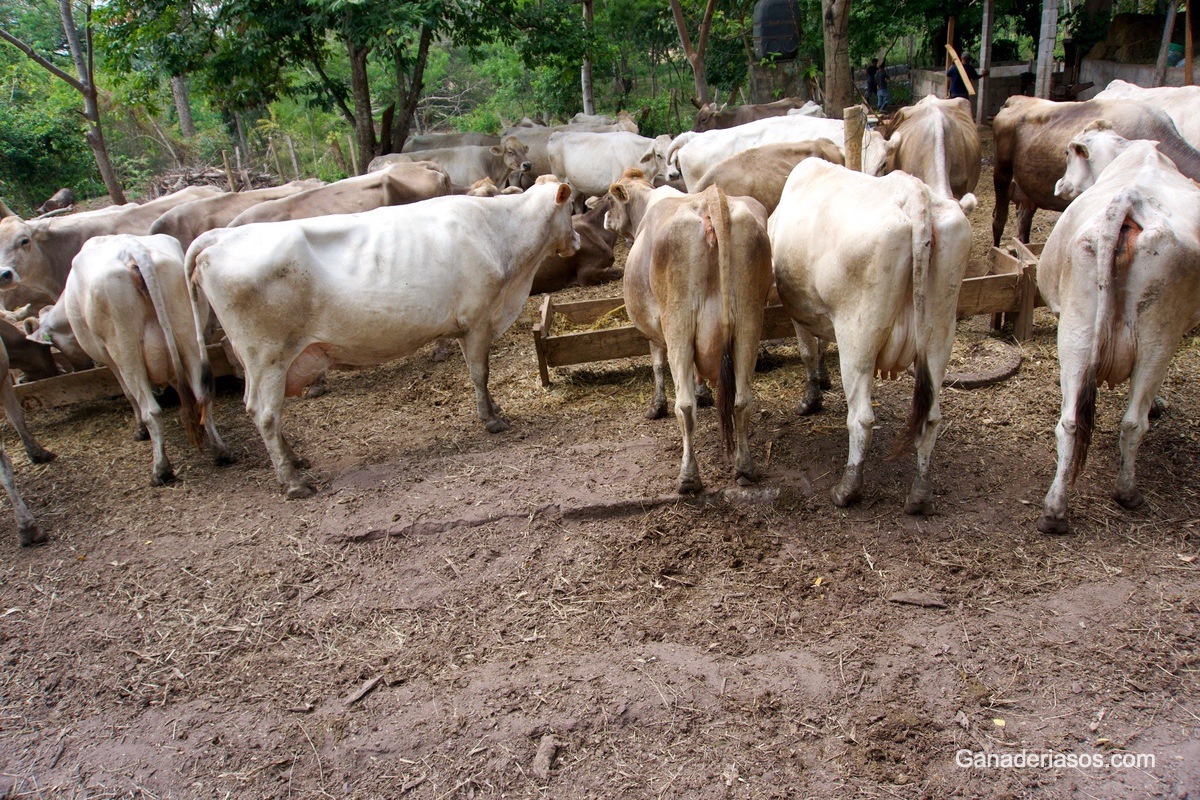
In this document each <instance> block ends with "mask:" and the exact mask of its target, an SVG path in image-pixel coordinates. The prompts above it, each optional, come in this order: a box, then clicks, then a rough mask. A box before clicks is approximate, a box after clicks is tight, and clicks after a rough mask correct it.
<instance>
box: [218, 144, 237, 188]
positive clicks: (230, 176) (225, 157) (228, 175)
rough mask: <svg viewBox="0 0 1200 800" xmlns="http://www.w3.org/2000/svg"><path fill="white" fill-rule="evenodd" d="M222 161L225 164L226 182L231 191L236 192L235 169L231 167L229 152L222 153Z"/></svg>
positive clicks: (223, 151)
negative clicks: (234, 182)
mask: <svg viewBox="0 0 1200 800" xmlns="http://www.w3.org/2000/svg"><path fill="white" fill-rule="evenodd" d="M221 160H222V161H224V162H225V180H226V182H227V183H228V184H229V191H231V192H236V191H237V187H236V186H234V184H233V169H231V168H230V166H229V151H228V150H222V151H221Z"/></svg>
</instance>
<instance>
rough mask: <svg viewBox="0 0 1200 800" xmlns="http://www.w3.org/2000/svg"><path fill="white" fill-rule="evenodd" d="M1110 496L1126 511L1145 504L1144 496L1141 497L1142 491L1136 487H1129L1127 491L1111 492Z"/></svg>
mask: <svg viewBox="0 0 1200 800" xmlns="http://www.w3.org/2000/svg"><path fill="white" fill-rule="evenodd" d="M1112 498H1113V500H1116V501H1117V505H1119V506H1120V507H1121V508H1123V509H1125V510H1126V511H1133V510H1135V509H1138V508H1141V507H1142V506H1143V505H1145V504H1146V498H1144V497H1142V493H1141V492H1139V491H1138V490H1137V489H1130V490H1129V491H1128V492H1113V496H1112Z"/></svg>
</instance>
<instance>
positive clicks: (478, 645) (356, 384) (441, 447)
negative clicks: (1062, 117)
mask: <svg viewBox="0 0 1200 800" xmlns="http://www.w3.org/2000/svg"><path fill="white" fill-rule="evenodd" d="M979 191H980V195H981V200H982V202H981V207H980V208H979V209H978V210H977V211H976V212H975V214H974V216H973V218H972V223H973V226H974V230H975V238H976V241H977V247H976V249H975V255H976V257H979V256H980V255H981V254H982V253H983V252H985V251H986V244H985V242H986V239H987V238H988V237H989V236H990V228H989V225H988V222H989V220H990V209H991V203H990V196H991V195H990V169H988V168H986V166H985V171H984V176H983V179H982V180H981V182H980V187H979ZM1049 216H1052V215H1045V214H1044V213H1043V214H1042V215H1041V216H1040V217H1039V220H1040V222H1039V223H1038V225H1037V226H1035V234H1034V238H1035V239H1044V238H1045V235H1046V232H1047V230H1048V217H1049ZM617 291H619V289H618V288H617V287H616V286H608V287H598V288H596V289H592V290H575V291H573V292H568V293H566V294H565V297H564V299H568V300H569V299H580V298H583V297H603V296H608V295H611V294H614V293H616V292H617ZM538 304H539V299H538V298H534V299H531V300H530V301H529V303H528V304H527V306H526V310H525V313H524V315H523V316H522V318H521V319H520V320H519V321H518V322H517V324H516V325H514V326H513V328H512V329H510V331H509V332H508V333H507V334H506V335H505V336H504V337H503V338H502V339H501V340H500V341H499V342H498V343H497V344H496V346H495V347H494V348H493V354H492V380H491V385H492V390H493V392H494V394H495V397H496V400H497V401H498V402H499V403H500V404H501V405H502V406H503V407H504V408H505V411H506V412H507V414H508V415H509V417H510V419H511V420H512V422H513V428H512V430H511V431H510V432H508V433H504V434H501V435H497V436H493V435H490V434H488V433H486V432H485V431H484V430H483V428H482V426H481V425H480V424H479V423H478V422H477V421H476V420H475V418H474V402H473V396H472V393H471V391H470V388H469V380H468V377H467V373H466V368H465V366H464V365H463V363H462V360H461V358H459V357H458V356H457V355H456V356H455V357H453V358H451V359H450V360H449V361H447V362H445V363H435V362H433V361H432V359H431V358H430V355H429V351H428V350H426V351H423V352H421V353H419V354H417V355H415V356H413V357H411V358H409V359H406V360H404V361H401V362H397V363H395V364H392V365H389V366H385V367H381V368H378V369H373V370H364V371H360V372H346V373H337V374H335V375H333V376H331V379H330V388H331V391H330V393H329V394H327V395H326V396H324V397H321V398H317V399H314V400H293V401H289V403H288V406H287V410H286V418H287V423H286V425H287V429H288V432H289V434H290V435H291V437H292V439H293V441H294V442H295V444H296V447H297V450H298V451H299V452H301V453H302V454H304V455H306V456H308V457H309V458H310V459H311V460H312V461H313V463H314V472H315V474H316V475H317V476H318V477H319V479H320V483H321V492H320V493H319V494H318V495H317V496H316V497H314V498H313V499H311V500H306V501H297V502H287V501H285V500H284V499H283V498H282V496H281V495H280V494H279V492H278V490H277V486H276V483H275V478H274V474H273V471H272V470H271V469H270V465H269V462H268V460H267V458H266V453H265V451H264V449H263V446H262V444H261V440H260V439H259V436H258V433H257V431H256V430H255V429H254V427H253V425H252V424H251V423H250V421H249V420H248V419H247V417H246V415H245V413H244V411H243V410H242V408H241V395H240V390H239V388H238V387H237V386H235V385H229V386H227V387H226V390H225V391H223V392H222V394H221V396H220V398H219V401H218V404H217V408H216V412H215V413H216V414H217V421H218V424H219V425H220V427H221V429H222V434H223V435H224V437H225V439H226V441H227V442H228V443H229V445H230V446H231V448H233V449H234V451H235V452H236V453H237V455H238V457H239V461H238V463H236V464H235V465H233V466H230V467H226V468H221V469H218V468H215V467H212V466H210V465H209V464H208V462H207V460H206V458H205V457H203V456H201V455H200V454H197V453H195V452H194V451H191V452H189V451H188V449H187V446H186V442H185V439H184V437H183V435H182V432H181V431H180V430H179V427H178V425H177V424H175V423H174V421H172V422H171V423H170V424H169V425H168V426H167V429H168V436H169V440H168V449H169V452H170V454H171V455H172V458H173V460H174V462H175V464H176V467H177V468H178V471H179V474H180V480H179V482H178V483H176V484H174V485H172V486H169V487H166V488H162V489H151V488H148V487H147V482H148V477H149V464H150V452H149V445H148V444H147V443H142V442H134V441H133V440H132V425H131V420H130V412H129V409H128V406H127V404H126V403H124V401H115V400H114V401H111V402H104V403H92V404H85V405H77V406H74V407H71V408H67V409H59V410H53V411H48V412H44V413H31V414H30V424H31V427H32V428H33V429H34V430H35V432H36V433H37V435H38V436H39V437H40V438H41V440H42V442H43V444H45V445H46V446H47V447H49V448H50V449H52V450H54V451H56V452H58V453H59V459H58V461H56V462H54V463H52V464H48V465H42V466H31V465H30V464H28V462H27V460H26V459H25V457H24V455H23V454H22V453H20V452H19V448H17V449H18V452H17V453H16V454H15V455H14V461H15V462H16V470H17V480H18V483H19V486H20V487H21V491H22V493H23V495H24V497H25V499H26V501H27V503H28V504H29V505H30V507H31V509H32V510H33V512H34V513H35V515H37V517H38V518H39V521H40V522H41V523H42V524H43V525H44V526H45V527H46V528H47V529H48V531H49V532H50V534H51V542H50V544H48V545H47V546H45V547H41V548H36V549H32V550H28V551H25V550H18V548H17V547H16V543H15V536H14V535H13V531H12V530H11V527H12V523H11V520H10V521H9V522H8V523H6V525H7V529H6V530H7V536H8V540H7V545H6V546H7V548H8V555H7V557H6V559H5V562H4V566H3V588H2V589H0V592H2V593H3V597H2V598H0V647H2V652H3V659H4V665H5V669H4V672H3V682H4V691H3V695H2V696H0V703H2V708H0V714H2V715H3V716H2V719H3V725H2V726H0V758H2V759H3V760H2V766H3V768H2V769H0V781H3V783H2V784H0V786H2V787H3V788H4V789H7V790H8V792H9V796H13V797H84V796H87V797H93V798H94V797H318V796H332V797H362V798H376V797H406V798H407V797H413V798H451V797H499V796H507V797H538V796H545V797H564V798H574V797H677V798H698V797H747V798H762V797H780V798H783V797H819V798H825V797H852V796H855V797H871V798H873V797H879V798H885V797H889V798H890V797H901V798H921V797H929V798H942V797H1025V796H1045V797H1063V798H1076V797H1078V798H1089V797H1104V798H1115V797H1129V798H1135V797H1136V798H1142V797H1169V798H1186V797H1188V796H1189V793H1193V794H1194V793H1195V792H1196V791H1198V790H1200V738H1198V737H1197V735H1196V732H1197V729H1198V726H1200V686H1198V681H1197V668H1198V665H1200V648H1198V646H1197V645H1198V641H1197V640H1198V636H1197V623H1198V620H1200V617H1198V612H1200V595H1198V591H1197V587H1198V586H1200V582H1198V574H1200V573H1198V571H1200V560H1198V559H1197V552H1198V549H1200V548H1198V543H1200V532H1198V530H1197V525H1198V524H1200V513H1198V503H1197V493H1198V492H1200V478H1198V477H1197V474H1196V469H1195V464H1196V455H1197V453H1198V452H1200V441H1198V439H1200V434H1198V433H1197V431H1198V429H1197V424H1196V423H1197V419H1198V418H1200V394H1198V393H1197V392H1196V391H1195V389H1194V384H1193V381H1192V376H1193V375H1195V374H1196V372H1197V370H1198V369H1200V340H1197V339H1195V338H1191V337H1189V338H1188V339H1187V340H1185V343H1184V346H1183V348H1182V349H1181V352H1180V354H1179V355H1178V356H1177V357H1176V359H1175V361H1174V363H1173V365H1172V368H1171V372H1170V375H1169V376H1168V380H1167V383H1166V385H1165V386H1164V389H1163V392H1162V394H1163V396H1164V397H1165V399H1166V400H1167V402H1168V404H1169V409H1168V412H1167V414H1166V415H1165V416H1164V417H1163V418H1162V419H1161V420H1158V421H1157V422H1155V423H1154V425H1153V427H1152V429H1151V432H1150V434H1149V435H1148V436H1147V439H1146V442H1145V444H1144V445H1143V448H1142V451H1141V457H1140V459H1139V467H1140V469H1139V474H1140V476H1141V477H1140V484H1141V488H1142V489H1143V491H1144V492H1145V493H1146V497H1147V500H1148V503H1147V505H1146V506H1145V507H1144V508H1143V509H1142V510H1139V511H1137V512H1125V511H1122V510H1120V509H1119V508H1118V507H1117V506H1116V505H1115V504H1113V503H1112V502H1111V501H1110V500H1109V499H1108V492H1109V489H1110V486H1111V483H1112V479H1113V476H1114V474H1115V470H1116V463H1117V453H1116V438H1117V425H1118V420H1119V415H1120V413H1121V409H1122V408H1123V400H1124V392H1123V390H1120V389H1118V390H1116V391H1102V392H1101V393H1100V406H1099V411H1098V420H1099V422H1098V429H1099V430H1098V433H1097V436H1096V440H1095V442H1094V445H1093V449H1092V453H1091V458H1090V461H1089V465H1088V468H1087V470H1086V471H1085V472H1084V474H1083V476H1082V477H1081V478H1080V480H1079V482H1078V484H1077V486H1076V488H1075V492H1074V495H1073V498H1072V511H1073V516H1072V520H1073V533H1072V534H1071V535H1069V536H1066V537H1061V538H1052V537H1046V536H1043V535H1041V534H1038V533H1037V532H1036V531H1035V529H1034V521H1035V520H1036V518H1037V516H1038V514H1039V512H1040V509H1041V501H1042V497H1043V495H1044V493H1045V491H1046V488H1047V486H1048V485H1049V482H1050V480H1051V477H1052V475H1053V472H1054V460H1055V456H1054V438H1053V428H1054V425H1055V422H1056V421H1057V416H1058V399H1059V395H1058V389H1057V380H1058V378H1057V360H1056V358H1055V346H1054V330H1055V329H1054V320H1053V318H1052V317H1051V316H1050V315H1049V314H1047V313H1046V312H1044V311H1041V312H1039V313H1038V316H1037V319H1036V325H1035V328H1034V336H1033V338H1032V339H1031V340H1030V341H1028V342H1026V343H1023V344H1022V345H1020V347H1021V349H1022V351H1023V355H1024V356H1025V363H1024V365H1023V366H1022V369H1021V372H1020V373H1019V374H1018V375H1017V376H1016V377H1015V378H1013V379H1011V380H1009V381H1007V382H1005V383H1003V384H1001V385H998V386H995V387H992V388H989V389H983V390H975V391H959V390H954V389H947V390H946V392H945V395H944V400H943V413H944V418H945V421H944V423H943V432H942V434H941V437H940V440H939V443H938V447H937V449H936V450H935V454H934V459H935V470H934V479H935V485H936V492H937V494H936V504H937V509H938V513H937V515H936V516H933V517H931V518H927V519H923V518H910V517H905V516H904V515H903V514H902V511H901V509H902V506H903V500H904V495H905V492H906V490H907V487H908V484H909V482H910V481H911V478H912V474H913V469H914V465H913V463H912V459H911V458H906V459H901V460H897V461H888V460H886V458H885V456H886V454H887V453H888V452H889V450H890V446H891V443H892V438H893V436H894V435H895V434H896V433H897V431H898V429H899V428H900V426H901V424H902V422H903V419H904V418H905V416H906V414H907V411H908V403H909V400H910V394H911V389H912V384H911V381H910V380H909V379H907V378H904V379H902V380H899V381H895V382H879V383H878V384H877V386H878V392H877V396H876V400H877V403H878V407H877V408H876V414H877V417H878V426H879V429H878V430H877V432H876V440H875V442H874V443H873V447H872V450H871V454H870V456H869V458H868V462H867V468H866V474H867V484H866V487H865V499H864V501H863V502H862V503H861V504H860V505H858V506H856V507H853V508H851V509H847V510H841V509H837V508H835V507H834V506H833V505H832V504H831V502H830V501H829V497H828V492H829V488H830V487H831V486H832V484H833V483H834V482H835V480H836V479H837V476H838V475H839V473H840V470H841V468H842V465H843V461H844V459H845V454H846V432H845V424H844V417H845V403H844V401H843V399H842V398H841V396H840V392H839V391H837V390H836V389H835V390H834V391H831V392H829V393H828V394H827V395H826V410H825V411H824V412H823V413H822V414H820V415H818V416H816V417H809V418H800V417H797V416H796V415H795V412H794V408H795V404H796V403H797V402H798V400H799V398H800V396H801V393H802V386H803V374H802V370H801V368H800V365H799V362H798V359H797V358H796V355H795V350H794V348H792V347H788V346H783V347H772V348H770V349H769V351H767V353H766V354H765V355H764V356H763V358H762V362H761V367H762V370H761V371H760V372H759V374H758V377H757V380H756V384H755V388H756V393H757V396H758V400H757V403H756V411H755V414H754V417H753V424H754V428H753V435H752V439H751V444H752V447H753V448H754V452H755V455H756V457H757V458H758V459H759V460H760V463H762V464H764V466H765V467H766V470H765V471H766V475H767V477H766V480H765V481H764V482H763V484H761V485H760V487H758V488H757V489H755V490H752V491H745V492H741V491H738V490H737V489H736V488H735V486H734V484H733V483H732V480H731V475H732V469H731V467H730V465H729V464H728V463H727V462H726V461H725V460H724V459H723V458H722V457H721V456H720V455H719V452H720V449H719V441H718V436H717V434H716V430H715V422H714V419H713V416H712V412H711V410H706V411H703V412H702V413H701V419H700V426H699V431H698V433H699V435H698V439H697V448H698V458H699V459H700V462H701V472H702V476H703V477H704V479H705V481H706V484H707V486H708V487H709V488H710V489H727V490H728V491H725V492H723V493H721V494H720V495H715V496H707V497H704V498H701V499H699V500H692V501H680V500H677V499H675V498H672V497H664V495H667V493H669V492H670V490H671V489H672V487H673V486H674V477H675V474H676V472H677V469H678V458H679V452H680V442H679V434H678V428H677V425H676V423H675V421H674V419H670V418H668V419H664V420H659V421H655V422H647V421H646V420H644V419H643V418H642V411H643V407H644V403H645V401H646V399H647V398H648V397H649V393H650V377H649V375H650V372H649V366H648V363H647V362H646V360H645V359H642V360H632V361H616V362H607V363H604V364H598V365H595V366H592V367H577V368H572V369H564V370H559V371H557V372H556V373H555V375H554V378H555V380H554V384H553V386H552V387H551V388H550V389H549V390H543V389H542V388H540V386H539V382H538V376H537V368H536V360H535V356H534V346H533V340H532V337H531V335H530V329H531V325H532V323H533V321H534V319H535V317H536V312H537V307H538ZM985 322H986V320H984V319H983V318H976V319H973V320H970V321H964V322H963V323H962V324H961V325H960V336H959V345H958V347H959V355H960V357H961V358H962V359H963V360H964V361H967V362H973V361H975V360H976V359H977V358H978V357H979V352H980V351H985V350H987V349H988V348H990V347H991V346H992V342H993V341H994V340H993V339H992V338H991V337H990V336H989V334H988V333H987V332H986V325H985V324H984V323H985ZM831 367H832V369H833V372H834V373H835V374H834V376H833V378H834V385H835V387H837V386H838V385H839V384H838V376H837V374H836V371H837V370H836V360H833V361H831ZM7 441H8V442H9V444H10V449H11V446H12V444H13V443H14V442H15V441H16V439H15V437H14V436H11V435H9V436H8V437H7ZM962 749H968V750H970V751H972V752H974V753H979V752H984V753H995V754H1003V753H1008V754H1015V753H1020V752H1023V751H1029V752H1035V753H1041V752H1048V751H1054V752H1057V753H1064V754H1068V753H1069V754H1080V755H1082V754H1088V755H1091V754H1098V755H1100V756H1102V757H1104V758H1105V759H1108V758H1110V757H1111V756H1113V755H1114V754H1115V755H1121V754H1126V755H1129V754H1142V755H1148V754H1152V755H1153V756H1154V759H1155V763H1154V764H1153V766H1149V765H1147V764H1146V763H1145V762H1144V761H1143V763H1141V764H1140V765H1134V766H1130V767H1127V768H1122V767H1113V766H1111V762H1109V761H1105V763H1104V766H1100V767H1095V768H1087V769H1085V768H1076V769H1068V768H1062V769H1052V768H1050V769H1041V770H1030V769H999V768H996V769H986V768H984V769H977V768H964V767H961V766H957V765H956V753H957V752H958V751H960V750H962Z"/></svg>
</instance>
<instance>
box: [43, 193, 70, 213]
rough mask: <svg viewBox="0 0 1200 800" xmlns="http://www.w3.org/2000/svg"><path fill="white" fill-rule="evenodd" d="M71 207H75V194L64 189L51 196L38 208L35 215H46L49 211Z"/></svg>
mask: <svg viewBox="0 0 1200 800" xmlns="http://www.w3.org/2000/svg"><path fill="white" fill-rule="evenodd" d="M73 205H75V193H74V192H73V191H71V190H70V189H67V188H65V187H64V188H62V189H59V190H58V191H57V192H55V193H54V194H53V195H51V196H50V199H49V200H47V201H46V202H44V203H42V204H41V205H40V206H38V209H37V211H36V212H35V213H38V214H48V213H50V212H51V211H58V210H59V209H63V208H70V207H71V206H73Z"/></svg>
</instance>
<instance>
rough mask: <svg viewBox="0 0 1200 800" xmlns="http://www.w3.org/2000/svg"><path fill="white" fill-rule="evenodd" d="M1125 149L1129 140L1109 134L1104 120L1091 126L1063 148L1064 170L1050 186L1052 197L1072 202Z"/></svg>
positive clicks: (1113, 133)
mask: <svg viewBox="0 0 1200 800" xmlns="http://www.w3.org/2000/svg"><path fill="white" fill-rule="evenodd" d="M1155 144H1157V142H1155ZM1128 147H1129V140H1127V139H1126V138H1125V137H1123V136H1121V134H1119V133H1117V132H1116V131H1115V130H1113V127H1112V125H1111V124H1110V123H1109V122H1107V121H1106V120H1096V121H1095V122H1093V123H1091V124H1090V125H1088V126H1087V127H1086V128H1084V129H1083V131H1081V132H1080V134H1079V135H1078V136H1076V137H1075V138H1074V139H1072V140H1071V142H1070V144H1068V145H1067V170H1066V172H1065V173H1063V176H1062V177H1061V178H1059V179H1058V183H1056V184H1054V194H1055V195H1057V196H1058V197H1061V198H1062V199H1064V200H1074V199H1075V198H1076V197H1078V196H1079V195H1081V194H1083V192H1084V190H1086V189H1087V188H1088V187H1090V186H1092V185H1093V184H1094V183H1095V182H1096V180H1097V179H1098V178H1099V177H1100V174H1101V173H1102V172H1104V168H1105V167H1107V166H1108V165H1109V164H1111V163H1112V162H1113V160H1114V159H1115V158H1116V157H1117V156H1119V155H1120V154H1121V153H1123V152H1124V151H1125V150H1126V149H1127V148H1128Z"/></svg>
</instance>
